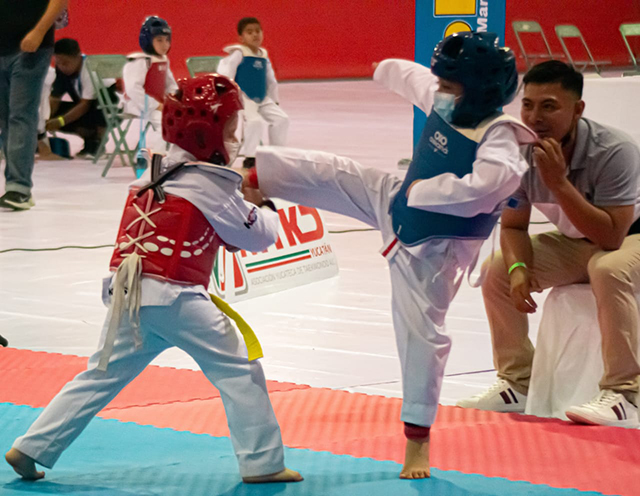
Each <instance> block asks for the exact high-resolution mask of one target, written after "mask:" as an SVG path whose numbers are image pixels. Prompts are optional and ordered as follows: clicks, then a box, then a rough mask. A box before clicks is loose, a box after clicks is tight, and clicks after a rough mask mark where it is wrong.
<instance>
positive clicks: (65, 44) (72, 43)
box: [53, 38, 82, 57]
mask: <svg viewBox="0 0 640 496" xmlns="http://www.w3.org/2000/svg"><path fill="white" fill-rule="evenodd" d="M53 53H54V54H55V55H68V56H70V57H75V56H77V55H80V54H81V53H82V52H80V45H79V44H78V42H77V41H76V40H74V39H73V38H60V39H59V40H58V41H56V44H55V45H54V46H53Z"/></svg>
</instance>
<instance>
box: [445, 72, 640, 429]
mask: <svg viewBox="0 0 640 496" xmlns="http://www.w3.org/2000/svg"><path fill="white" fill-rule="evenodd" d="M582 88H583V78H582V74H580V73H579V72H577V71H576V70H575V69H573V68H572V67H571V66H569V65H567V64H565V63H564V62H560V61H557V60H552V61H548V62H543V63H541V64H538V65H536V66H534V67H532V68H531V69H530V70H529V72H527V74H526V75H525V77H524V96H523V98H522V109H521V116H522V120H523V122H524V123H525V124H527V125H528V126H529V127H530V128H531V129H533V130H534V131H535V132H536V133H537V135H538V138H539V139H538V142H537V143H535V144H534V145H529V146H528V147H527V149H526V150H525V157H526V158H527V161H528V162H529V163H530V164H531V166H532V167H531V168H530V169H529V170H528V171H527V172H526V173H525V175H524V176H523V178H522V182H521V184H520V188H519V189H518V190H517V191H516V192H515V194H514V195H513V197H512V198H511V200H510V201H509V206H508V208H506V209H505V210H504V212H503V213H502V226H501V227H502V229H501V231H500V245H501V247H502V252H501V253H497V254H496V256H495V257H494V258H492V259H487V261H485V266H486V267H487V269H488V270H487V277H486V279H485V281H484V283H483V284H482V295H483V297H484V304H485V308H486V310H487V317H488V319H489V327H490V329H491V338H492V339H491V340H492V342H493V359H494V364H495V366H496V369H497V371H498V380H497V381H496V382H495V383H494V384H493V386H491V387H490V388H489V389H488V390H486V391H484V392H482V393H480V394H477V395H475V396H473V397H471V398H467V399H463V400H461V401H459V402H458V403H457V405H458V406H461V407H464V408H478V409H480V410H493V411H499V412H506V411H511V412H514V411H521V412H523V411H524V410H525V405H526V402H527V393H528V392H529V382H530V379H531V368H532V364H533V353H534V348H533V344H532V343H531V341H530V339H529V335H528V334H529V326H528V314H530V313H533V312H535V311H536V308H537V304H536V303H535V301H534V300H533V297H532V293H534V292H539V291H541V290H544V289H547V288H553V287H556V286H564V285H567V284H577V283H590V284H591V289H592V290H593V293H594V295H595V298H596V305H597V307H598V321H599V324H600V332H601V335H602V359H603V363H604V374H603V376H602V378H601V380H600V384H599V386H600V392H599V393H598V394H597V395H596V396H595V397H594V398H593V400H591V401H589V402H587V403H585V404H583V405H575V406H572V407H571V408H569V409H568V410H567V411H566V412H565V414H566V415H567V417H569V419H571V420H573V421H574V422H578V423H583V424H595V425H608V426H617V427H630V428H637V427H638V426H639V425H640V422H639V419H638V402H637V401H638V400H637V398H638V388H639V385H640V361H639V359H638V356H637V350H638V305H637V303H636V299H635V292H636V291H638V288H639V287H640V221H639V220H638V219H639V217H640V198H639V195H638V178H639V173H640V152H639V150H638V147H637V145H636V144H635V142H634V141H633V140H632V139H631V138H630V137H629V136H627V135H626V134H624V133H623V132H621V131H618V130H617V129H613V128H611V127H609V126H605V125H602V124H599V123H597V122H594V121H591V120H589V119H585V118H584V117H582V112H583V111H584V108H585V102H584V101H583V100H582ZM533 206H536V207H537V208H538V209H539V210H540V211H541V212H542V213H543V214H544V215H545V216H546V217H547V218H548V219H549V220H550V221H551V222H552V223H553V224H555V227H556V229H557V230H555V231H551V232H545V233H542V234H537V235H534V236H529V233H528V227H529V220H530V218H531V210H532V207H533Z"/></svg>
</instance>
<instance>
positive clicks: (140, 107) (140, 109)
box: [122, 53, 178, 153]
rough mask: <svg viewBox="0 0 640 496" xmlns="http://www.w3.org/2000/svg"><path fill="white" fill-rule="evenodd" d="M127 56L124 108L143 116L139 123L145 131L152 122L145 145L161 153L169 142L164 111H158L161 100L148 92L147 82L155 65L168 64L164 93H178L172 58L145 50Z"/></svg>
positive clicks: (126, 110)
mask: <svg viewBox="0 0 640 496" xmlns="http://www.w3.org/2000/svg"><path fill="white" fill-rule="evenodd" d="M128 58H129V61H128V62H127V63H126V64H125V65H124V68H123V69H122V80H123V82H124V89H125V99H124V111H125V112H126V113H128V114H132V115H137V116H140V126H141V127H142V130H143V131H144V129H145V128H146V126H147V123H151V126H150V127H149V128H148V129H147V134H146V147H147V148H150V149H152V150H155V151H156V152H158V153H164V152H165V147H166V144H165V141H164V140H163V139H162V111H161V110H158V107H159V106H160V103H162V102H159V101H158V100H156V99H155V98H153V97H152V96H150V95H148V94H147V93H146V91H145V82H146V79H147V73H148V72H149V68H150V67H151V65H152V64H154V63H166V64H167V73H166V82H165V88H166V89H165V93H175V92H176V91H177V90H178V84H177V83H176V79H175V77H174V76H173V73H172V72H171V68H170V67H169V58H168V57H167V56H166V55H164V56H162V57H159V56H156V55H148V54H146V53H133V54H131V55H128Z"/></svg>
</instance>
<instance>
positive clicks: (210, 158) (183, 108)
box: [162, 74, 243, 165]
mask: <svg viewBox="0 0 640 496" xmlns="http://www.w3.org/2000/svg"><path fill="white" fill-rule="evenodd" d="M242 108H243V105H242V98H241V97H240V88H239V87H238V85H237V84H236V83H235V82H233V81H232V80H231V79H229V78H228V77H226V76H220V75H219V74H206V75H202V76H197V77H195V78H190V79H180V80H179V81H178V91H177V92H176V94H175V95H167V96H166V98H165V100H164V107H163V109H162V137H163V139H164V140H165V141H168V142H169V143H175V144H176V145H178V146H179V147H180V148H182V149H183V150H186V151H188V152H189V153H191V154H193V155H194V156H195V157H196V158H197V159H198V160H203V161H207V162H212V163H215V164H218V165H226V164H228V163H229V155H228V153H227V150H226V149H225V146H224V127H225V124H226V123H227V121H228V120H229V118H231V117H232V116H233V115H234V114H235V113H236V112H237V111H238V110H242Z"/></svg>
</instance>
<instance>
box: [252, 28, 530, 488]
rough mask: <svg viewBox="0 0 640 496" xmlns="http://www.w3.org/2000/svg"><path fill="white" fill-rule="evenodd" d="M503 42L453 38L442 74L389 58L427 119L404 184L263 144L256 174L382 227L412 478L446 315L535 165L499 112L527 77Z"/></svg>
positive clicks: (343, 162) (294, 194)
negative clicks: (507, 205) (519, 78)
mask: <svg viewBox="0 0 640 496" xmlns="http://www.w3.org/2000/svg"><path fill="white" fill-rule="evenodd" d="M496 40H497V37H496V35H493V34H488V33H464V34H459V35H453V36H450V37H448V38H447V39H445V40H444V41H442V42H441V43H440V44H438V46H437V47H436V50H435V52H434V57H433V63H432V65H433V68H432V70H429V69H428V68H426V67H424V66H422V65H420V64H416V63H415V62H412V61H407V60H398V59H390V60H384V61H382V62H381V63H380V64H379V65H378V67H377V69H376V71H375V74H374V76H373V78H374V81H377V82H379V83H382V84H383V85H385V86H387V87H388V88H390V89H392V90H393V91H395V92H397V93H399V94H400V95H402V96H405V97H406V98H407V99H408V100H410V101H411V103H413V104H414V105H417V106H418V107H419V108H421V109H422V110H423V111H425V113H426V114H427V115H428V121H427V126H426V127H425V131H424V133H423V136H422V140H421V141H420V145H419V146H418V149H417V150H416V153H415V159H414V161H413V163H412V165H411V167H410V169H409V171H408V173H407V179H406V180H405V181H404V182H403V181H402V180H401V179H399V178H397V177H396V176H395V175H394V174H389V173H385V172H382V171H381V170H379V169H377V168H370V167H369V168H368V167H363V166H362V165H360V164H358V163H356V162H355V161H353V160H351V159H349V158H347V157H340V156H337V155H333V154H329V153H325V152H319V151H306V150H296V149H292V148H282V147H278V148H276V147H274V148H266V147H265V148H260V149H258V153H257V155H256V167H255V169H253V170H252V171H250V172H249V174H247V176H246V177H245V182H246V183H247V185H251V186H252V187H259V188H260V190H261V192H262V193H263V194H265V195H267V196H273V197H277V198H283V199H286V200H289V201H293V202H297V203H301V204H303V205H306V206H313V207H316V208H322V209H325V210H329V211H331V212H335V213H339V214H342V215H347V216H350V217H354V218H356V219H359V220H361V221H363V222H366V223H367V224H369V225H371V226H372V227H374V228H376V229H379V230H380V233H381V235H382V240H383V248H382V249H381V250H380V251H381V253H382V255H383V256H384V257H385V258H386V259H387V261H388V263H389V275H390V279H391V289H392V294H391V300H392V301H391V308H392V316H393V327H394V331H395V333H396V343H397V346H398V356H399V358H400V365H401V371H402V398H403V399H402V411H401V417H400V418H401V420H402V421H403V422H404V424H405V436H406V438H407V440H406V443H407V444H406V451H405V462H404V465H403V467H402V471H401V472H400V477H401V478H404V479H418V478H424V477H429V474H430V466H429V443H430V438H429V428H430V426H431V425H432V424H433V422H434V421H435V417H436V412H437V409H438V400H439V397H440V390H441V387H442V382H443V377H444V369H445V366H446V362H447V358H448V355H449V351H450V348H451V338H450V336H449V335H448V333H447V332H446V325H445V317H446V314H447V311H448V308H449V306H450V304H451V302H452V301H453V298H454V297H455V295H456V292H457V290H458V288H459V286H460V282H461V280H462V275H464V273H465V272H467V271H470V270H472V268H473V266H474V264H475V260H477V257H478V253H479V252H480V248H481V245H482V242H483V239H484V238H486V237H487V236H489V232H490V231H491V228H492V227H493V225H494V223H495V220H496V218H497V211H498V210H499V209H500V207H501V205H502V203H503V202H504V201H505V200H506V199H507V198H509V196H510V195H511V194H512V193H513V192H514V191H515V190H516V189H517V188H518V186H519V184H520V178H521V177H522V175H523V174H524V173H525V171H526V170H527V169H528V165H527V162H526V160H525V159H524V157H522V155H521V154H520V146H521V145H522V144H525V143H531V142H533V141H535V135H534V133H533V132H532V131H531V130H529V129H528V128H527V127H526V126H524V125H523V124H522V123H521V122H519V121H518V120H517V119H513V118H511V117H508V116H506V115H502V114H501V113H500V112H498V110H497V109H498V108H499V107H500V106H501V105H503V104H505V103H507V102H508V101H509V99H510V98H511V97H512V96H513V94H514V92H515V89H516V72H515V64H514V59H513V56H512V55H511V54H510V52H509V51H508V50H505V49H502V48H500V47H499V46H498V45H497V43H496ZM434 108H435V111H434Z"/></svg>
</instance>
